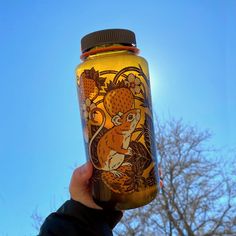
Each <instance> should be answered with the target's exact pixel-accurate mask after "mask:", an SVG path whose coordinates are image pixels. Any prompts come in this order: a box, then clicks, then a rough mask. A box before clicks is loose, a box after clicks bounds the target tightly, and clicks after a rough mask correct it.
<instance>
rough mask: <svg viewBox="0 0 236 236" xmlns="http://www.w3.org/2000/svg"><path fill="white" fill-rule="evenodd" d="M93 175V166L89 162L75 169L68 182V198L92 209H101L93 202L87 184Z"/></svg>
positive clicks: (89, 187)
mask: <svg viewBox="0 0 236 236" xmlns="http://www.w3.org/2000/svg"><path fill="white" fill-rule="evenodd" d="M92 174H93V166H92V164H91V162H87V163H86V164H84V165H82V166H80V167H78V168H76V169H75V170H74V172H73V175H72V177H71V181H70V188H69V189H70V196H71V198H72V199H73V200H75V201H78V202H80V203H82V204H84V205H85V206H87V207H90V208H94V209H102V208H101V207H100V206H98V205H97V204H96V203H95V202H94V201H93V197H92V193H91V186H90V183H89V180H90V178H91V177H92Z"/></svg>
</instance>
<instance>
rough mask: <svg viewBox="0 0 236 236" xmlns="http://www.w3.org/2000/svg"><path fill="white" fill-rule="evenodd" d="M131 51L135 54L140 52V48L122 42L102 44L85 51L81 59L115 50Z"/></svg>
mask: <svg viewBox="0 0 236 236" xmlns="http://www.w3.org/2000/svg"><path fill="white" fill-rule="evenodd" d="M122 51H123V52H130V53H133V54H136V55H137V54H138V53H139V49H138V48H136V47H134V46H132V45H122V44H105V45H101V46H97V47H94V48H91V49H90V50H88V51H87V52H84V53H83V54H82V55H81V56H80V59H81V60H82V61H84V60H86V59H89V58H93V57H96V56H99V55H101V54H109V53H114V52H122Z"/></svg>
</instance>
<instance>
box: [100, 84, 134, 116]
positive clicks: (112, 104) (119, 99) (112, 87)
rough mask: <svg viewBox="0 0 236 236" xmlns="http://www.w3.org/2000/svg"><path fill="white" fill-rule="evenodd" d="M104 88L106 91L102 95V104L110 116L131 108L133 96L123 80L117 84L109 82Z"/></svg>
mask: <svg viewBox="0 0 236 236" xmlns="http://www.w3.org/2000/svg"><path fill="white" fill-rule="evenodd" d="M105 90H106V91H107V93H106V95H105V97H104V106H105V108H106V111H107V112H108V114H109V115H110V116H111V117H113V116H115V115H116V114H118V113H119V112H122V113H125V112H127V111H128V110H130V109H132V107H133V105H134V96H133V93H132V92H131V91H130V89H129V88H128V87H127V86H126V85H125V83H124V81H119V82H118V83H117V84H114V83H113V82H110V83H109V84H108V86H107V88H106V89H105Z"/></svg>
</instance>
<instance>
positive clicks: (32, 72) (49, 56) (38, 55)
mask: <svg viewBox="0 0 236 236" xmlns="http://www.w3.org/2000/svg"><path fill="white" fill-rule="evenodd" d="M235 24H236V1H234V0H232V1H230V0H221V1H220V0H208V1H203V0H198V1H187V0H186V1H156V0H155V1H154V0H152V1H145V2H144V3H142V2H141V1H140V2H139V1H123V0H121V1H119V3H116V4H113V3H112V2H111V1H89V3H87V1H80V0H77V1H60V0H57V1H56V0H40V1H39V0H38V1H26V0H21V1H16V0H15V1H13V0H7V1H6V0H5V1H3V0H0V58H1V61H0V72H1V76H0V86H1V87H0V89H1V93H0V108H1V109H0V117H1V122H0V161H1V164H0V235H10V236H11V235H13V236H14V235H27V236H28V235H35V234H36V232H35V230H34V229H33V228H32V226H31V223H32V221H31V219H30V216H31V214H32V212H33V211H34V209H35V208H38V210H39V212H41V214H42V215H43V216H46V215H48V214H49V213H50V211H52V210H53V209H55V208H57V207H59V206H60V205H61V204H62V203H63V201H64V200H66V199H67V198H68V191H67V190H68V189H67V186H68V184H69V180H70V176H71V173H72V170H73V167H74V166H75V165H80V164H82V163H83V162H85V154H84V147H83V141H82V132H81V124H80V114H79V108H78V103H77V94H76V87H75V76H74V70H75V67H76V65H77V64H79V63H80V59H79V56H80V39H81V37H82V36H84V35H85V34H87V33H90V32H92V31H96V30H99V29H106V28H128V29H131V30H133V31H134V32H135V33H136V36H137V42H138V47H139V48H140V49H141V55H142V56H144V57H145V58H146V59H147V60H148V61H149V66H150V74H151V80H152V94H153V107H154V110H155V112H156V113H157V115H158V116H159V117H160V118H161V119H162V120H165V119H168V118H169V117H175V118H183V121H184V122H186V123H189V124H193V125H197V126H198V127H199V128H200V129H209V130H210V131H212V133H213V135H214V136H213V138H212V144H214V145H216V146H217V147H219V148H223V150H231V149H235V147H236V126H235V125H234V122H235V120H236V95H235V87H236V80H235V79H236V73H235V68H236V65H235V63H236V56H235V55H236V47H235V42H236V32H235Z"/></svg>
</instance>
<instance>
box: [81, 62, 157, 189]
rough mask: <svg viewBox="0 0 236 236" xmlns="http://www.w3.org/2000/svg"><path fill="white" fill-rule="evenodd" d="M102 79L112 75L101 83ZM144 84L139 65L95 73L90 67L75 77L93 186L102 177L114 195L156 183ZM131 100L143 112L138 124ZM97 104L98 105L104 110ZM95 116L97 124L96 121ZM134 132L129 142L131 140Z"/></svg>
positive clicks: (144, 78)
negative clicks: (77, 80)
mask: <svg viewBox="0 0 236 236" xmlns="http://www.w3.org/2000/svg"><path fill="white" fill-rule="evenodd" d="M106 75H109V76H110V75H114V77H113V79H110V78H109V79H108V81H109V82H106V79H107V78H106V77H105V76H106ZM103 76H104V77H103ZM105 82H106V83H105ZM144 83H145V84H146V86H147V87H149V80H148V78H147V76H146V75H145V73H144V72H143V69H142V67H141V66H140V65H139V67H134V66H130V67H125V68H123V69H121V70H120V71H116V70H104V71H100V72H99V71H96V70H95V69H94V67H93V68H91V69H90V70H84V71H83V73H82V74H81V75H80V82H79V87H80V89H79V98H80V102H81V104H82V106H81V107H82V110H81V111H82V114H83V120H84V121H83V122H82V123H83V126H84V130H86V133H85V134H84V137H85V142H86V143H87V146H88V152H89V155H90V159H91V161H92V163H93V165H94V167H95V169H96V171H95V172H94V173H95V174H94V176H93V182H94V183H96V182H97V181H100V180H101V179H102V181H103V182H104V184H105V185H106V186H107V187H108V188H109V189H111V190H112V191H113V192H115V193H132V192H134V191H140V189H142V188H143V187H146V186H153V185H155V184H156V170H155V167H154V164H153V161H154V160H153V159H152V156H155V138H154V131H153V125H152V118H151V117H150V115H149V114H152V110H151V103H150V99H149V96H148V94H147V93H146V87H145V84H144ZM136 102H140V105H139V106H142V107H144V108H145V111H146V112H145V114H142V116H144V118H145V119H144V122H143V123H142V124H139V123H140V119H141V114H140V112H141V110H140V109H137V108H136V106H137V104H136ZM99 104H103V106H104V109H105V110H103V109H102V108H101V107H99ZM135 105H136V106H135ZM147 111H148V112H147ZM105 113H106V114H108V116H107V115H106V114H105ZM97 116H100V117H102V120H101V119H100V121H97V120H96V117H97ZM107 119H110V120H111V122H112V123H113V127H112V128H110V129H107V128H106V127H105V124H106V121H107ZM90 121H91V122H92V123H94V125H92V123H91V122H90ZM99 122H100V124H99ZM89 124H90V125H89ZM137 126H139V127H137ZM121 130H122V131H121ZM134 133H136V138H135V140H133V138H132V135H133V134H134ZM115 139H116V140H115ZM141 139H142V140H144V144H143V143H142V142H143V141H141V142H140V140H141ZM109 148H110V149H109ZM111 153H112V154H111ZM117 177H118V178H117Z"/></svg>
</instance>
